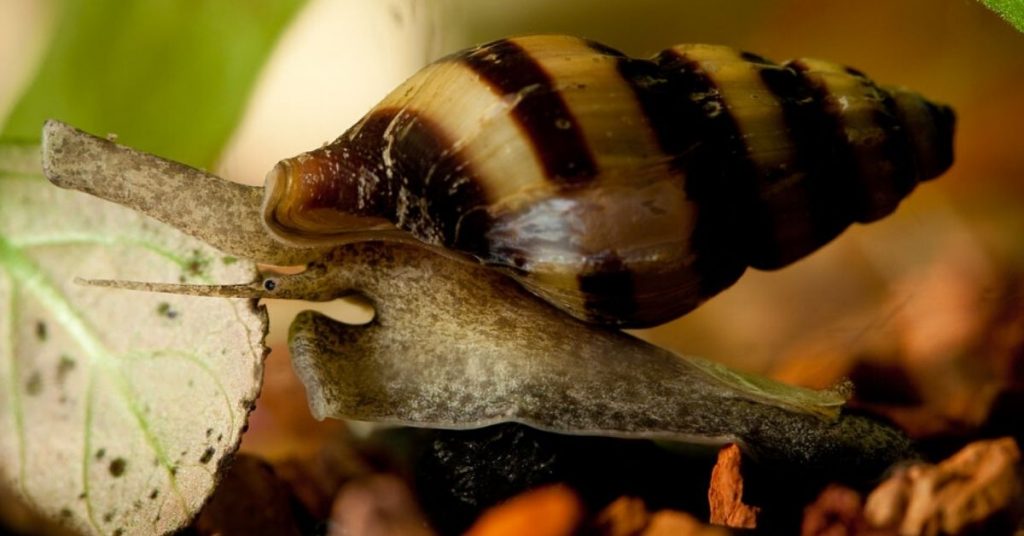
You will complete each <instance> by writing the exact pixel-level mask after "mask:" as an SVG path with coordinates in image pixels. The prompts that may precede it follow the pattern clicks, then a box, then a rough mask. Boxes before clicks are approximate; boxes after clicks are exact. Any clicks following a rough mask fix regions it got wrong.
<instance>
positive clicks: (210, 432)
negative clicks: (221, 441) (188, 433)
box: [206, 428, 213, 437]
mask: <svg viewBox="0 0 1024 536" xmlns="http://www.w3.org/2000/svg"><path fill="white" fill-rule="evenodd" d="M211 435H213V428H207V429H206V437H210V436H211Z"/></svg>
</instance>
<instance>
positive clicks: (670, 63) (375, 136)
mask: <svg viewBox="0 0 1024 536" xmlns="http://www.w3.org/2000/svg"><path fill="white" fill-rule="evenodd" d="M953 123H954V119H953V113H952V111H951V110H950V109H949V108H948V107H945V106H941V105H935V104H932V103H930V102H929V101H927V100H925V99H924V98H922V97H920V96H919V95H917V94H915V93H911V92H909V91H906V90H903V89H897V88H881V87H878V86H877V85H875V84H874V83H873V82H871V81H870V80H869V79H868V78H866V77H865V76H864V75H863V74H861V73H860V72H858V71H855V70H853V69H849V68H846V67H843V66H839V65H836V64H833V63H828V62H823V61H819V60H806V59H801V60H792V61H789V62H786V63H783V64H776V63H772V62H770V61H768V60H765V59H764V58H761V57H759V56H756V55H753V54H749V53H744V52H739V51H736V50H734V49H731V48H727V47H722V46H711V45H678V46H675V47H672V48H669V49H667V50H665V51H663V52H661V53H659V54H658V55H656V56H655V57H654V58H652V59H634V58H630V57H627V56H625V55H624V54H622V53H620V52H618V51H616V50H614V49H611V48H609V47H606V46H604V45H601V44H598V43H594V42H591V41H587V40H584V39H579V38H575V37H568V36H530V37H519V38H512V39H504V40H500V41H496V42H493V43H490V44H487V45H482V46H479V47H476V48H472V49H468V50H465V51H462V52H458V53H455V54H453V55H451V56H448V57H446V58H443V59H441V60H439V61H437V62H435V63H433V64H431V65H428V66H427V67H425V68H424V69H423V70H421V71H420V72H419V73H417V74H415V75H414V76H413V77H412V78H410V79H409V80H407V81H406V82H405V83H403V84H402V85H400V86H399V87H398V88H397V89H395V90H394V91H393V92H392V93H391V94H389V95H388V96H387V97H385V98H384V100H383V101H381V102H380V103H379V104H378V105H377V106H376V107H375V108H374V109H373V110H371V111H370V112H369V113H368V114H367V115H366V116H365V117H364V118H363V119H362V120H361V121H359V122H358V123H357V124H356V125H355V126H353V127H352V128H351V129H349V130H348V131H347V132H345V133H344V134H343V135H342V136H341V137H340V138H338V139H337V140H336V141H334V142H333V143H330V144H328V145H325V146H323V147H321V148H319V149H316V150H313V151H310V152H308V153H304V154H302V155H299V156H296V157H294V158H290V159H287V160H284V161H282V162H281V163H279V164H278V165H277V166H276V167H275V168H274V169H273V170H272V171H271V172H270V173H269V174H268V178H267V184H266V188H265V198H264V203H263V218H264V223H265V225H266V227H267V228H268V229H269V230H270V232H271V233H272V234H274V235H275V237H276V238H278V239H279V240H282V241H284V242H286V243H292V244H303V245H313V244H315V245H322V244H328V243H338V244H341V243H347V242H354V241H361V240H375V239H382V240H387V239H395V240H408V239H410V237H412V238H415V239H416V240H419V241H421V242H422V243H424V244H426V245H427V246H428V247H431V248H435V249H443V250H445V251H450V252H457V254H459V255H464V256H467V257H471V258H475V259H476V260H478V261H480V262H482V263H484V264H486V265H489V266H492V267H495V268H498V269H500V270H502V271H504V272H506V273H507V274H509V275H511V276H512V277H514V278H515V279H516V280H517V281H519V282H520V283H521V284H522V285H523V286H524V287H526V288H527V289H528V290H530V291H531V292H532V293H534V294H536V295H538V296H539V297H541V298H543V299H544V300H546V301H548V302H550V303H551V304H553V305H555V306H556V307H558V308H560V309H562V310H564V311H566V312H568V313H569V314H572V315H573V316H575V317H577V318H580V319H582V320H586V321H590V322H596V323H601V324H608V325H614V326H623V327H640V326H649V325H655V324H658V323H662V322H665V321H668V320H671V319H672V318H675V317H677V316H680V315H682V314H684V313H686V312H688V311H690V310H691V309H693V308H694V307H696V306H697V305H699V304H700V303H702V302H703V301H705V300H706V299H708V298H710V297H711V296H713V295H715V294H717V293H718V292H720V291H722V290H723V289H725V288H726V287H728V286H729V285H731V284H732V283H733V282H735V281H736V279H738V278H739V276H740V275H741V274H742V273H743V271H744V270H745V269H746V268H747V267H748V266H753V267H755V268H760V269H774V268H779V267H781V266H785V265H786V264H789V263H792V262H794V261H795V260H797V259H800V258H801V257H804V256H806V255H807V254H809V253H810V252H812V251H814V250H816V249H817V248H819V247H821V246H822V245H824V244H825V243H827V242H829V241H830V240H832V239H833V238H835V237H836V236H837V235H838V234H839V233H841V232H842V231H843V230H844V229H845V228H846V227H848V226H849V225H850V224H852V223H854V222H870V221H873V220H876V219H878V218H881V217H883V216H885V215H886V214H888V213H890V212H892V211H893V210H894V209H895V207H896V206H897V205H898V204H899V202H900V201H901V200H902V199H903V198H904V197H905V196H906V195H907V194H908V193H909V192H910V191H911V190H913V188H914V187H915V186H916V184H917V183H918V182H919V181H923V180H927V179H929V178H932V177H935V176H937V175H939V174H940V173H942V172H943V171H945V170H946V169H947V168H948V167H949V166H950V165H951V163H952V131H953Z"/></svg>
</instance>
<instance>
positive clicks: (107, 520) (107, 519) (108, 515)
mask: <svg viewBox="0 0 1024 536" xmlns="http://www.w3.org/2000/svg"><path fill="white" fill-rule="evenodd" d="M115 512H116V510H111V511H109V512H107V513H105V514H103V522H104V523H110V522H111V521H113V520H114V513H115Z"/></svg>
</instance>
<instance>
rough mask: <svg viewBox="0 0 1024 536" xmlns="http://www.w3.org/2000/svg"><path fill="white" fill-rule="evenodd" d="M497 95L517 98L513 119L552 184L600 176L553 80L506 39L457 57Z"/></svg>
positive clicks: (574, 120)
mask: <svg viewBox="0 0 1024 536" xmlns="http://www.w3.org/2000/svg"><path fill="white" fill-rule="evenodd" d="M457 58H458V59H459V60H460V61H462V62H463V63H464V64H465V65H467V66H469V67H470V68H472V69H473V70H474V71H475V72H476V73H477V74H479V75H480V77H481V78H483V79H484V80H485V81H486V82H487V83H488V84H489V85H490V86H491V87H492V88H493V90H494V92H495V93H497V94H499V95H502V96H508V97H510V98H511V97H513V96H514V97H516V98H518V99H520V101H519V103H518V104H517V105H516V106H515V108H514V109H513V110H512V115H513V117H515V120H516V122H517V123H519V125H520V126H521V127H522V129H523V131H524V132H525V133H526V136H528V138H529V141H530V144H531V145H532V146H533V149H534V152H535V153H536V154H537V156H538V158H539V159H540V161H541V163H542V164H543V166H544V170H545V172H546V173H547V175H548V177H550V178H551V180H552V181H554V182H557V183H560V184H579V183H584V182H587V181H590V180H591V179H592V178H593V177H594V176H595V175H597V164H596V163H595V161H594V157H593V155H592V154H591V151H590V148H589V147H588V146H587V142H586V139H585V138H584V136H583V130H582V129H581V128H580V125H579V123H578V122H577V120H576V118H575V117H574V116H573V114H572V111H571V110H569V107H568V106H567V105H566V103H565V100H564V99H563V98H562V96H561V95H560V94H559V92H558V90H557V89H556V88H555V85H554V83H553V81H552V79H551V76H550V75H548V73H547V72H545V71H544V69H543V67H541V65H540V64H539V63H537V62H536V61H535V60H534V59H533V58H532V57H531V56H530V54H529V53H528V52H527V51H526V50H524V49H523V48H522V47H521V46H519V45H517V44H516V43H515V42H513V41H510V40H507V39H502V40H500V41H495V42H493V43H490V44H488V45H484V46H482V47H479V48H476V49H472V50H469V51H467V52H466V53H465V54H463V55H460V56H457Z"/></svg>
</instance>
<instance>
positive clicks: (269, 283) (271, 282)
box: [263, 279, 277, 292]
mask: <svg viewBox="0 0 1024 536" xmlns="http://www.w3.org/2000/svg"><path fill="white" fill-rule="evenodd" d="M263 288H264V289H265V290H267V291H268V292H269V291H272V290H274V289H275V288H277V280H275V279H264V280H263Z"/></svg>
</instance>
